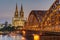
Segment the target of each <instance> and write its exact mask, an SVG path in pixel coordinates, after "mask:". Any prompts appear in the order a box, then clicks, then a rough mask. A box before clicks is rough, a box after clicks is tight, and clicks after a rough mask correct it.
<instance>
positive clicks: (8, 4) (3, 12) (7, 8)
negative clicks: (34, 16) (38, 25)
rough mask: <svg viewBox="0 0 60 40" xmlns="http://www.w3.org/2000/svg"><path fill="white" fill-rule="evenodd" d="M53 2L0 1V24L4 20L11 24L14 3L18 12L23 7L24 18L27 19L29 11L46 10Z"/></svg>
mask: <svg viewBox="0 0 60 40" xmlns="http://www.w3.org/2000/svg"><path fill="white" fill-rule="evenodd" d="M54 1H55V0H6V1H4V0H0V23H4V22H5V21H6V20H7V21H8V22H9V23H11V21H12V17H13V16H14V12H15V6H16V3H17V5H18V10H19V12H20V7H21V4H22V5H23V10H24V16H25V18H26V17H28V15H29V13H30V12H31V10H48V9H49V8H50V6H51V5H52V4H53V2H54Z"/></svg>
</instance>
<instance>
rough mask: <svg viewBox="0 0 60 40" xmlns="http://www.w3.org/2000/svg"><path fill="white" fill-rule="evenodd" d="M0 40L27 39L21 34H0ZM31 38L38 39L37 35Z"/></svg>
mask: <svg viewBox="0 0 60 40" xmlns="http://www.w3.org/2000/svg"><path fill="white" fill-rule="evenodd" d="M0 40H27V39H26V38H25V37H23V36H21V35H16V36H11V35H0ZM28 40H29V39H28ZM33 40H39V35H34V38H33Z"/></svg>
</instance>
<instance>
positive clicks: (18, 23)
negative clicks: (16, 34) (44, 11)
mask: <svg viewBox="0 0 60 40" xmlns="http://www.w3.org/2000/svg"><path fill="white" fill-rule="evenodd" d="M24 23H25V20H24V11H23V6H22V5H21V10H20V12H18V7H17V4H16V9H15V13H14V17H13V19H12V25H13V26H14V27H20V28H23V27H24Z"/></svg>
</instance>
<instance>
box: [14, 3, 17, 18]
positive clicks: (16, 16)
mask: <svg viewBox="0 0 60 40" xmlns="http://www.w3.org/2000/svg"><path fill="white" fill-rule="evenodd" d="M14 17H18V7H17V3H16V9H15V15H14Z"/></svg>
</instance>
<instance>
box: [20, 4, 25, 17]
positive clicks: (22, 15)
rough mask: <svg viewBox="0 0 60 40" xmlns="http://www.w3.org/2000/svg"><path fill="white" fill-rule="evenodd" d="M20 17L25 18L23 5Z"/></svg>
mask: <svg viewBox="0 0 60 40" xmlns="http://www.w3.org/2000/svg"><path fill="white" fill-rule="evenodd" d="M20 17H21V18H24V11H23V6H22V4H21V10H20Z"/></svg>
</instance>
